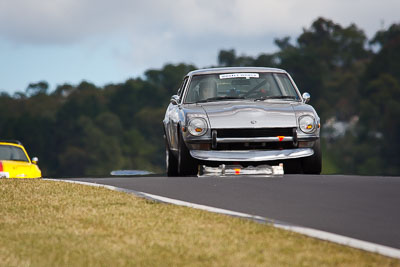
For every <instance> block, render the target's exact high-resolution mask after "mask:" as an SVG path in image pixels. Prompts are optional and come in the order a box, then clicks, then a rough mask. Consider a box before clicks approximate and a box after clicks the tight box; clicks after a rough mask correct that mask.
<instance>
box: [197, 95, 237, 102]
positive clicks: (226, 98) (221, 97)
mask: <svg viewBox="0 0 400 267" xmlns="http://www.w3.org/2000/svg"><path fill="white" fill-rule="evenodd" d="M231 99H244V97H243V96H217V97H211V98H207V99H203V100H199V101H197V102H196V103H204V102H212V101H218V100H231Z"/></svg>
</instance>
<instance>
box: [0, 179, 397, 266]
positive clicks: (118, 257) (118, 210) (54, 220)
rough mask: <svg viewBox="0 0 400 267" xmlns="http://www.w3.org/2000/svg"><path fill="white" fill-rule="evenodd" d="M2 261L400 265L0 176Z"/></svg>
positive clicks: (263, 228)
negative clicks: (0, 177)
mask: <svg viewBox="0 0 400 267" xmlns="http://www.w3.org/2000/svg"><path fill="white" fill-rule="evenodd" d="M0 264H1V265H2V266H124V265H139V266H187V265H190V266H214V265H217V266H259V265H263V266H399V265H400V262H399V261H398V260H395V259H391V258H387V257H383V256H380V255H376V254H373V253H367V252H363V251H360V250H357V249H352V248H348V247H345V246H340V245H336V244H333V243H329V242H323V241H319V240H316V239H313V238H308V237H305V236H302V235H299V234H296V233H292V232H287V231H284V230H280V229H276V228H274V227H272V226H269V225H265V224H259V223H255V222H252V221H249V220H244V219H239V218H232V217H229V216H225V215H218V214H213V213H208V212H205V211H200V210H195V209H190V208H185V207H177V206H173V205H167V204H159V203H155V202H150V201H147V200H144V199H140V198H137V197H134V196H132V195H129V194H125V193H120V192H114V191H110V190H107V189H104V188H94V187H89V186H84V185H77V184H68V183H63V182H52V181H43V180H4V179H3V180H1V179H0Z"/></svg>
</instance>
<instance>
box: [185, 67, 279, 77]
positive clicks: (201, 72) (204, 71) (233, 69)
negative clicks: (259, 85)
mask: <svg viewBox="0 0 400 267" xmlns="http://www.w3.org/2000/svg"><path fill="white" fill-rule="evenodd" d="M234 72H279V73H286V71H285V70H282V69H276V68H265V67H226V68H208V69H199V70H194V71H191V72H189V73H188V74H187V76H193V75H204V74H215V73H234Z"/></svg>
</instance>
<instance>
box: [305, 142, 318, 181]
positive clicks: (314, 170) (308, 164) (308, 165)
mask: <svg viewBox="0 0 400 267" xmlns="http://www.w3.org/2000/svg"><path fill="white" fill-rule="evenodd" d="M313 150H314V154H313V155H312V156H310V157H306V158H304V159H303V160H302V167H303V173H306V174H321V170H322V155H321V154H322V153H321V142H320V140H319V139H318V140H317V141H315V143H314V146H313Z"/></svg>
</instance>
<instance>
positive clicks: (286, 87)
mask: <svg viewBox="0 0 400 267" xmlns="http://www.w3.org/2000/svg"><path fill="white" fill-rule="evenodd" d="M275 77H276V78H277V80H278V82H279V83H280V85H281V86H280V87H281V89H282V91H283V95H287V96H295V97H297V94H296V90H295V89H294V87H293V84H292V82H291V81H290V80H289V77H288V76H287V75H286V74H275Z"/></svg>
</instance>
